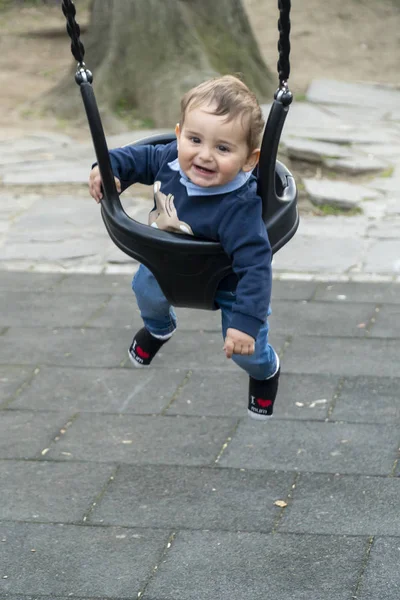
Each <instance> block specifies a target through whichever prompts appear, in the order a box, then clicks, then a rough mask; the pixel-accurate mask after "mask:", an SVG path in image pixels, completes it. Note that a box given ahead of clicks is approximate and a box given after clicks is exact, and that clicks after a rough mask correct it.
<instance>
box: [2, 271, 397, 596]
mask: <svg viewBox="0 0 400 600" xmlns="http://www.w3.org/2000/svg"><path fill="white" fill-rule="evenodd" d="M0 281H1V292H0V315H1V317H0V319H1V322H0V331H1V337H0V339H1V345H0V384H1V387H0V394H1V395H0V481H1V492H0V496H1V502H0V518H1V524H0V598H1V600H4V599H5V598H7V599H8V598H10V599H13V600H17V599H18V600H28V599H30V600H32V599H34V598H35V599H38V600H39V599H40V600H42V599H44V598H46V599H47V598H51V599H54V598H58V599H62V600H66V599H67V598H70V597H77V598H81V599H83V598H84V599H88V598H91V599H92V598H96V599H98V598H113V599H114V598H115V599H117V598H118V599H122V598H124V599H125V598H138V597H141V598H144V599H145V600H203V599H204V600H206V599H207V600H209V599H210V598H218V600H236V599H237V600H239V599H240V600H245V599H246V600H247V599H248V600H265V598H268V599H269V600H352V599H354V598H357V599H358V600H377V599H379V600H397V598H399V594H400V575H399V569H398V564H399V537H400V521H399V518H398V513H399V510H398V509H399V497H400V479H399V475H400V470H399V465H398V459H399V442H400V434H399V424H400V408H399V401H398V400H399V392H398V390H399V384H400V379H399V378H396V375H397V374H398V371H397V369H398V365H399V360H400V343H399V338H400V326H399V323H400V319H399V316H400V293H399V292H400V286H399V285H398V284H394V283H390V284H367V283H364V284H362V283H357V284H355V283H332V284H328V283H322V282H320V283H319V284H317V283H312V282H276V283H275V287H274V315H273V317H272V318H271V327H272V331H273V334H272V340H273V343H274V344H275V346H276V348H277V349H279V352H280V355H281V358H282V363H283V374H282V385H281V391H280V396H279V401H278V403H277V409H276V415H275V418H274V419H273V420H272V421H270V422H268V423H267V424H260V423H257V422H252V421H250V420H249V419H248V418H247V415H246V378H245V377H243V376H242V375H241V373H239V372H238V370H236V368H235V367H234V365H232V364H231V363H227V361H226V359H224V356H223V352H222V340H221V338H220V332H219V324H218V315H217V314H214V313H207V312H200V311H199V312H196V313H194V312H189V311H186V310H181V311H179V316H180V325H181V328H180V332H179V334H177V335H176V337H175V338H174V339H173V340H172V341H171V342H170V343H169V344H168V346H166V347H165V350H164V351H163V352H162V353H160V355H159V357H157V359H156V360H155V361H154V368H152V369H149V370H142V371H139V370H134V369H133V368H131V367H130V366H129V363H127V360H126V348H127V345H128V344H129V342H130V339H131V336H132V333H133V332H134V330H135V329H136V328H137V327H139V323H140V321H139V316H138V314H137V310H136V309H135V306H134V303H133V300H132V297H131V295H130V293H129V281H128V278H127V277H125V276H121V275H115V276H110V275H108V276H107V275H100V276H99V275H85V276H82V275H68V276H65V275H60V274H28V273H2V277H1V280H0Z"/></svg>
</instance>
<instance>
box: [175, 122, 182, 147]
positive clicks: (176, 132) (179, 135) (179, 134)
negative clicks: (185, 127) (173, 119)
mask: <svg viewBox="0 0 400 600" xmlns="http://www.w3.org/2000/svg"><path fill="white" fill-rule="evenodd" d="M175 135H176V139H177V141H178V146H179V138H180V137H181V128H180V127H179V123H177V124H176V125H175Z"/></svg>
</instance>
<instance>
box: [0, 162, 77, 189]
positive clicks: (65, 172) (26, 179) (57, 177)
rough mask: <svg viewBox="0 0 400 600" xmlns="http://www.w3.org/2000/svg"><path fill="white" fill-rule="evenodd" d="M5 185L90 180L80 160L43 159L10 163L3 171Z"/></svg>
mask: <svg viewBox="0 0 400 600" xmlns="http://www.w3.org/2000/svg"><path fill="white" fill-rule="evenodd" d="M2 179H3V183H4V184H5V185H50V184H62V183H69V184H71V183H73V184H76V183H82V184H85V183H87V181H88V168H87V166H86V165H82V164H81V162H78V161H66V160H65V161H60V160H53V161H51V162H50V161H43V162H38V163H33V164H28V165H25V164H23V165H22V164H21V165H20V164H17V165H15V166H14V168H13V169H11V168H10V165H8V166H7V169H4V170H3V173H2Z"/></svg>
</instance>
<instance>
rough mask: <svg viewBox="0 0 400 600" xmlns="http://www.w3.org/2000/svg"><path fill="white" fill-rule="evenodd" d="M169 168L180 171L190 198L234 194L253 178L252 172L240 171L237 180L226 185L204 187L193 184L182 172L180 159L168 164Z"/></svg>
mask: <svg viewBox="0 0 400 600" xmlns="http://www.w3.org/2000/svg"><path fill="white" fill-rule="evenodd" d="M168 166H169V168H170V169H171V170H172V171H179V173H180V175H181V179H180V182H181V184H182V185H184V186H185V187H186V189H187V194H188V196H215V195H216V194H228V193H229V192H233V191H234V190H237V189H239V188H240V187H242V185H244V184H245V183H246V181H248V180H249V179H250V177H251V173H252V172H251V171H248V172H247V173H245V172H244V171H240V172H239V173H238V174H237V175H236V177H235V179H232V181H228V183H225V185H214V186H213V187H202V186H200V185H196V184H195V183H192V182H191V181H190V179H189V177H187V175H185V173H184V172H183V171H182V169H181V166H180V164H179V159H178V158H176V159H175V160H173V161H172V162H169V163H168Z"/></svg>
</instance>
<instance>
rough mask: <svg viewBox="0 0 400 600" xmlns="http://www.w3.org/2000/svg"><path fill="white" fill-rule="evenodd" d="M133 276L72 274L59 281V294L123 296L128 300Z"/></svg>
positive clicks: (130, 294)
mask: <svg viewBox="0 0 400 600" xmlns="http://www.w3.org/2000/svg"><path fill="white" fill-rule="evenodd" d="M131 284H132V275H117V274H115V275H106V274H104V273H102V274H101V275H88V274H79V273H72V274H71V275H67V276H64V277H63V278H62V279H61V281H59V283H58V285H57V288H56V291H57V293H64V292H65V293H67V294H75V293H78V294H113V295H114V294H118V295H119V294H121V295H124V296H126V297H127V298H129V297H131V296H133V294H132V292H131Z"/></svg>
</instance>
